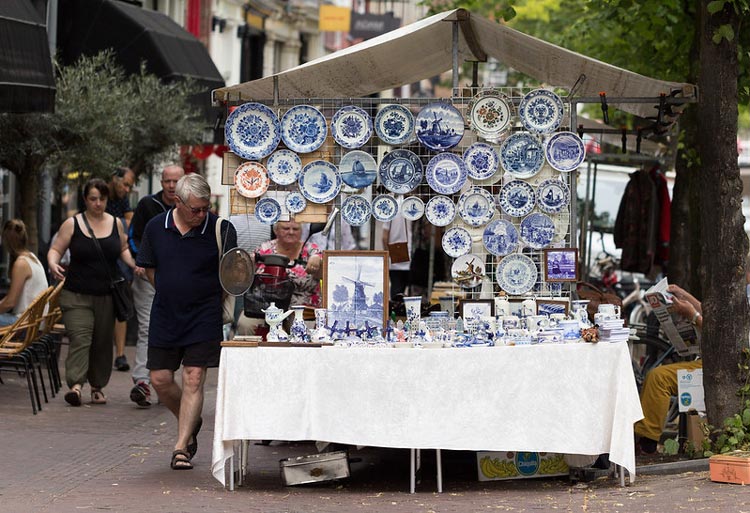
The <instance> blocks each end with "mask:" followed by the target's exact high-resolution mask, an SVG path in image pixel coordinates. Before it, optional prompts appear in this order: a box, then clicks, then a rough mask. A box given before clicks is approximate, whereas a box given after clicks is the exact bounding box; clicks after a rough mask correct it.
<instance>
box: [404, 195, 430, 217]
mask: <svg viewBox="0 0 750 513" xmlns="http://www.w3.org/2000/svg"><path fill="white" fill-rule="evenodd" d="M401 215H402V216H404V219H406V220H407V221H416V220H418V219H421V218H422V216H423V215H424V202H423V201H422V200H421V199H419V198H418V197H417V196H409V197H408V198H404V201H402V202H401Z"/></svg>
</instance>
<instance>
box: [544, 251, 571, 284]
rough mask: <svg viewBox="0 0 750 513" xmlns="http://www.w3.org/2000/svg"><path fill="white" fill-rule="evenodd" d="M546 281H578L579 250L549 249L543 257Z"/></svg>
mask: <svg viewBox="0 0 750 513" xmlns="http://www.w3.org/2000/svg"><path fill="white" fill-rule="evenodd" d="M543 265H544V281H546V282H551V283H555V282H576V281H578V249H577V248H547V249H545V250H544V255H543Z"/></svg>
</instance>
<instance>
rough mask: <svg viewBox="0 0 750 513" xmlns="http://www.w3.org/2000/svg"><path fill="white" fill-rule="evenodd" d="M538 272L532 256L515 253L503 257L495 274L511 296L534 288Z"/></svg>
mask: <svg viewBox="0 0 750 513" xmlns="http://www.w3.org/2000/svg"><path fill="white" fill-rule="evenodd" d="M538 273H539V271H538V270H537V267H536V264H535V263H534V261H533V260H532V259H531V258H529V257H527V256H526V255H521V254H520V253H514V254H512V255H508V256H506V257H503V259H502V260H501V261H500V263H499V264H498V265H497V271H496V273H495V276H496V279H497V283H498V285H500V288H501V289H503V290H504V291H505V292H507V293H508V294H510V295H511V296H521V295H523V294H526V293H527V292H529V291H530V290H531V289H533V288H534V285H536V282H537V274H538Z"/></svg>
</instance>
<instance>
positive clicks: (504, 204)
mask: <svg viewBox="0 0 750 513" xmlns="http://www.w3.org/2000/svg"><path fill="white" fill-rule="evenodd" d="M497 203H498V205H500V208H501V209H502V210H503V212H505V213H506V214H508V215H509V216H513V217H523V216H525V215H526V214H528V213H529V212H531V211H532V210H534V204H535V203H536V195H535V194H534V188H533V187H532V186H531V185H529V184H528V183H526V182H524V181H523V180H512V181H510V182H508V183H506V184H505V185H503V187H502V188H501V189H500V193H499V194H498V195H497Z"/></svg>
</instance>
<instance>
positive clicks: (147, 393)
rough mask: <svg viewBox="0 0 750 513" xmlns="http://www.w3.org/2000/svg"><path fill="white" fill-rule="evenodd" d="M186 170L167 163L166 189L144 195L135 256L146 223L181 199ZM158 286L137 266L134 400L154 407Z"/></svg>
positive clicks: (136, 219) (136, 218)
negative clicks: (151, 366)
mask: <svg viewBox="0 0 750 513" xmlns="http://www.w3.org/2000/svg"><path fill="white" fill-rule="evenodd" d="M184 174H185V171H184V170H183V169H182V168H181V167H180V166H178V165H176V164H170V165H168V166H166V167H165V168H164V169H163V170H162V173H161V187H162V189H161V190H160V191H159V192H157V193H156V194H151V195H149V196H145V197H144V198H141V200H140V201H139V202H138V205H137V206H136V207H135V213H134V214H133V219H132V220H131V222H130V233H129V237H128V239H129V245H130V252H131V253H132V254H133V257H137V256H138V249H139V248H140V247H141V239H143V231H144V230H145V229H146V224H147V223H148V222H149V221H150V220H151V218H152V217H155V216H157V215H159V214H161V213H163V212H166V211H168V210H169V209H170V208H172V207H174V205H175V202H176V201H177V196H176V194H175V190H176V188H177V181H178V180H179V179H180V178H182V177H183V175H184ZM154 293H155V290H154V287H153V285H151V283H150V282H149V281H148V278H146V274H145V269H143V267H136V268H135V277H134V278H133V302H134V303H135V314H136V316H137V317H138V341H137V342H136V346H135V362H134V363H133V374H132V377H133V388H132V389H131V390H130V400H131V401H133V402H134V403H136V404H137V405H138V406H139V407H140V408H148V407H149V406H151V386H150V385H151V379H150V378H149V373H148V369H146V360H147V358H148V327H149V320H150V319H151V304H152V303H153V301H154Z"/></svg>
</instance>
